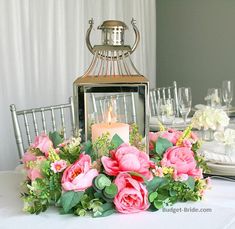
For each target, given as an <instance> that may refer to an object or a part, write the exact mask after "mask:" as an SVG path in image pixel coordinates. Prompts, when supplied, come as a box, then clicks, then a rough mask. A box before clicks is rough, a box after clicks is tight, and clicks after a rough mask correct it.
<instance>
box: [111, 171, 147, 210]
mask: <svg viewBox="0 0 235 229" xmlns="http://www.w3.org/2000/svg"><path fill="white" fill-rule="evenodd" d="M114 183H115V184H116V185H117V187H118V193H117V195H116V196H115V198H114V204H115V206H116V209H117V211H118V212H121V213H135V212H140V211H144V210H146V209H148V207H149V203H148V192H147V190H146V188H145V187H144V186H143V184H141V183H140V182H138V181H137V180H135V179H133V178H132V177H131V175H129V174H127V173H120V174H119V175H118V176H117V177H116V179H115V181H114Z"/></svg>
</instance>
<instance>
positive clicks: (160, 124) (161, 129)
mask: <svg viewBox="0 0 235 229" xmlns="http://www.w3.org/2000/svg"><path fill="white" fill-rule="evenodd" d="M158 124H159V129H160V131H165V130H166V128H165V126H164V125H163V124H162V123H161V122H160V121H159V120H158Z"/></svg>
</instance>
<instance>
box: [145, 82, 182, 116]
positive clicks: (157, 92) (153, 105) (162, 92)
mask: <svg viewBox="0 0 235 229" xmlns="http://www.w3.org/2000/svg"><path fill="white" fill-rule="evenodd" d="M149 98H150V101H149V105H150V112H151V116H157V103H158V100H159V99H163V100H166V99H173V100H174V103H175V109H176V117H179V100H178V94H177V83H176V81H173V85H172V86H169V87H160V88H154V89H150V92H149Z"/></svg>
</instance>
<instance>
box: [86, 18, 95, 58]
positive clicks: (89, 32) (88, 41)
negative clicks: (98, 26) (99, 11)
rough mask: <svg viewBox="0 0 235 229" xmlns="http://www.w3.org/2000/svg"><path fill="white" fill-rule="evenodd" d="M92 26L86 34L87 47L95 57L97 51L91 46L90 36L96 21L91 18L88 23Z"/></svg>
mask: <svg viewBox="0 0 235 229" xmlns="http://www.w3.org/2000/svg"><path fill="white" fill-rule="evenodd" d="M88 23H89V24H90V27H89V28H88V30H87V32H86V45H87V48H88V49H89V51H90V52H91V53H92V54H93V55H95V51H94V49H93V47H92V45H91V42H90V34H91V30H92V29H93V25H94V19H93V18H91V19H90V20H89V22H88Z"/></svg>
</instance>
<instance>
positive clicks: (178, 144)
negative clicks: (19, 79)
mask: <svg viewBox="0 0 235 229" xmlns="http://www.w3.org/2000/svg"><path fill="white" fill-rule="evenodd" d="M149 137H150V142H149V148H150V155H148V154H146V153H145V152H143V151H142V147H143V146H142V144H141V136H140V135H139V134H138V131H137V128H136V127H133V128H132V130H131V134H130V144H125V143H123V141H122V139H121V138H120V137H119V136H118V135H115V136H114V137H113V138H112V140H109V136H108V134H106V135H103V136H102V137H100V138H98V139H97V140H96V142H94V144H92V143H91V142H90V141H88V142H86V143H82V142H81V138H80V137H78V138H72V139H70V140H66V141H64V139H63V137H62V136H60V135H59V134H58V133H57V132H53V133H50V134H49V136H47V135H46V134H41V135H40V136H38V137H36V139H35V141H34V143H33V144H32V145H31V146H30V147H29V149H28V150H27V152H26V153H25V155H24V157H23V164H24V168H25V171H26V176H27V178H26V179H25V181H24V183H23V191H22V199H23V201H24V210H25V211H26V212H29V213H36V214H39V213H40V212H43V211H45V210H46V209H47V208H48V207H49V206H51V205H54V206H57V207H58V208H59V209H60V212H61V213H64V214H65V213H72V214H75V215H78V216H84V215H86V214H91V215H92V216H93V217H99V216H107V215H110V214H112V213H114V212H120V213H135V212H140V211H145V210H151V211H156V210H158V209H161V208H163V207H166V206H168V205H172V204H174V203H176V202H177V201H187V200H193V201H197V200H200V199H202V197H203V195H204V193H205V190H206V189H207V188H208V185H209V184H208V183H209V180H208V178H207V179H203V175H202V173H203V169H204V167H205V162H204V161H203V158H202V157H200V156H199V155H198V153H197V150H198V148H199V145H200V144H199V141H198V139H197V137H196V135H195V134H194V133H192V132H191V128H190V127H189V128H187V129H186V130H185V131H184V132H182V131H176V130H173V129H169V130H164V131H160V132H157V133H150V134H149Z"/></svg>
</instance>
